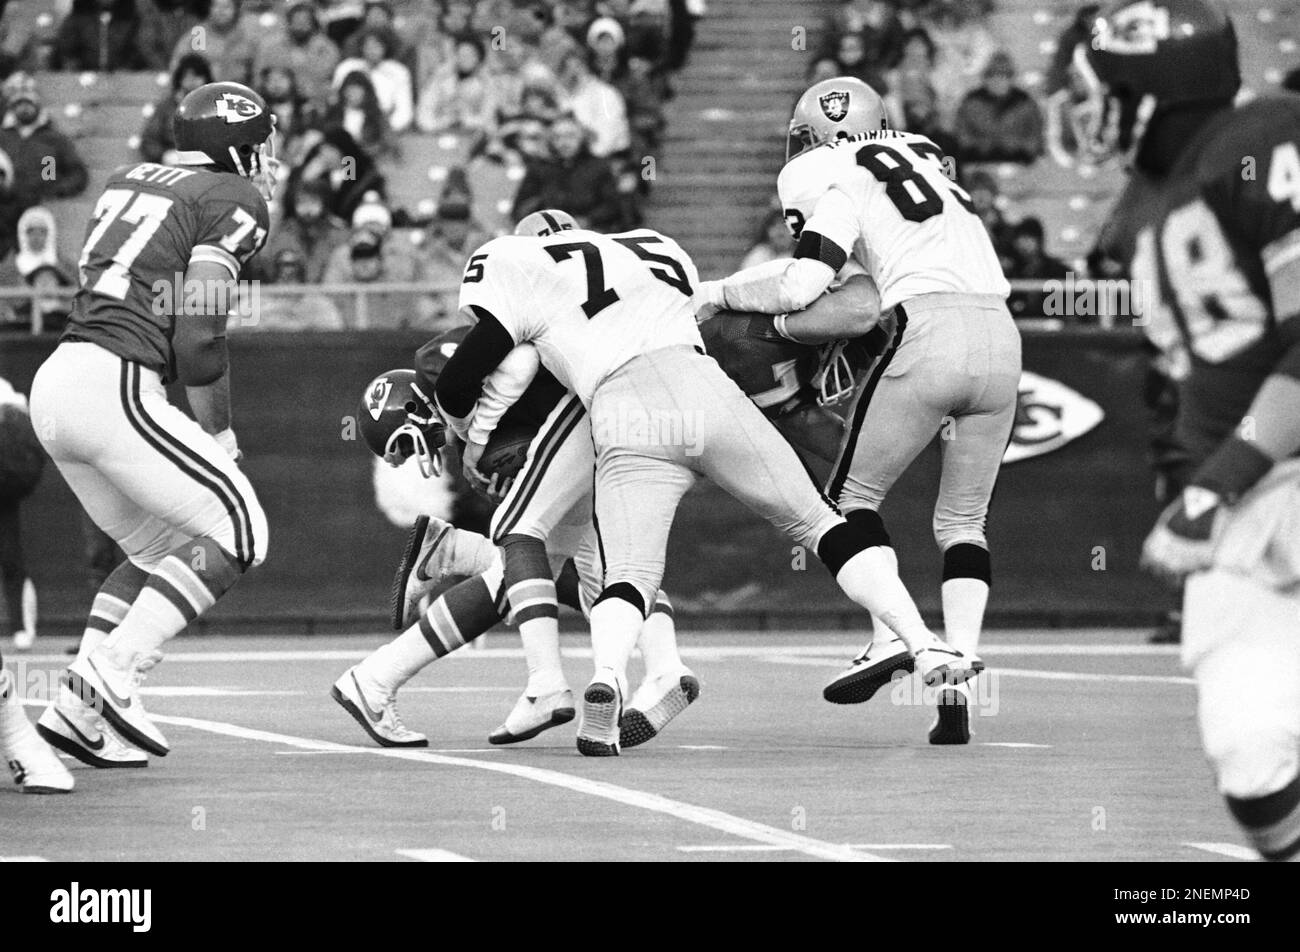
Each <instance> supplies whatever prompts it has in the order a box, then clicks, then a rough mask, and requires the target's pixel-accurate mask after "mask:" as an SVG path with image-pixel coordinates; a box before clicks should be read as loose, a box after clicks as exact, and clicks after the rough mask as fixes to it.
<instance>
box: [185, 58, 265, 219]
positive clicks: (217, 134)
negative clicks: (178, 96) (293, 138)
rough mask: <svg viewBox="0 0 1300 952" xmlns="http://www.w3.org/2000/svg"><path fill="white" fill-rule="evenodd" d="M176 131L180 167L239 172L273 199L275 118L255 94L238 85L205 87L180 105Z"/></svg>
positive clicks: (226, 84)
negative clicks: (189, 166) (192, 166)
mask: <svg viewBox="0 0 1300 952" xmlns="http://www.w3.org/2000/svg"><path fill="white" fill-rule="evenodd" d="M172 129H173V132H174V133H175V136H176V151H177V160H176V161H177V164H179V165H211V166H214V167H215V168H217V169H219V170H220V171H222V172H234V173H235V174H236V175H241V176H243V177H244V178H246V179H249V180H251V181H252V182H253V183H254V184H255V185H257V186H258V188H259V189H260V190H261V192H262V194H263V196H266V197H269V196H270V192H271V189H272V188H273V187H274V185H275V174H276V171H277V169H278V168H279V162H278V161H277V160H276V158H275V145H274V139H273V133H274V132H275V116H274V114H272V112H271V110H270V109H269V108H268V107H267V105H266V100H264V99H263V98H262V97H261V96H260V95H258V94H257V93H255V92H254V91H253V90H251V89H249V88H248V87H247V86H243V85H241V84H239V83H206V84H205V85H203V86H200V87H199V88H198V89H196V90H194V91H193V92H192V93H190V94H189V95H188V96H186V97H185V98H184V99H182V100H181V104H180V105H179V106H177V107H176V115H175V117H174V118H173V119H172Z"/></svg>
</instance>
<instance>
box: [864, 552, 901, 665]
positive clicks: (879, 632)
mask: <svg viewBox="0 0 1300 952" xmlns="http://www.w3.org/2000/svg"><path fill="white" fill-rule="evenodd" d="M880 553H881V555H883V556H884V558H885V561H886V562H887V563H888V565H889V568H890V570H891V571H892V572H893V573H894V574H895V575H897V574H898V553H897V552H895V551H894V547H893V546H892V545H883V546H880ZM897 637H898V635H896V634H894V632H893V629H891V628H890V627H889V626H888V625H886V624H885V623H884V621H882V620H881V619H880V617H879V616H878V615H876V614H875V613H874V612H873V613H872V615H871V643H872V644H877V645H884V644H889V643H890V642H891V641H893V640H894V639H895V638H897Z"/></svg>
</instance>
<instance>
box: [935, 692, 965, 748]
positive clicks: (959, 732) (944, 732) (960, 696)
mask: <svg viewBox="0 0 1300 952" xmlns="http://www.w3.org/2000/svg"><path fill="white" fill-rule="evenodd" d="M937 710H938V715H939V719H938V720H937V721H935V722H934V726H933V727H931V728H930V743H932V744H969V743H970V700H969V698H967V697H966V693H965V692H964V691H955V690H953V689H952V688H945V689H944V690H942V691H940V692H939V706H938V709H937Z"/></svg>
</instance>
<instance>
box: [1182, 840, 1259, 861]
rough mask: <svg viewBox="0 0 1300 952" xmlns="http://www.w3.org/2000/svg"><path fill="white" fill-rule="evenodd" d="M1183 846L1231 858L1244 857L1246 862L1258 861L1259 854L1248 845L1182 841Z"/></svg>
mask: <svg viewBox="0 0 1300 952" xmlns="http://www.w3.org/2000/svg"><path fill="white" fill-rule="evenodd" d="M1183 845H1184V846H1190V847H1191V848H1192V849H1194V850H1204V851H1205V852H1207V853H1216V854H1218V855H1219V856H1228V857H1231V858H1232V859H1244V860H1246V861H1247V862H1251V863H1257V862H1259V854H1258V853H1256V852H1255V851H1254V850H1253V849H1251V848H1250V847H1248V846H1241V845H1239V844H1237V843H1184V844H1183Z"/></svg>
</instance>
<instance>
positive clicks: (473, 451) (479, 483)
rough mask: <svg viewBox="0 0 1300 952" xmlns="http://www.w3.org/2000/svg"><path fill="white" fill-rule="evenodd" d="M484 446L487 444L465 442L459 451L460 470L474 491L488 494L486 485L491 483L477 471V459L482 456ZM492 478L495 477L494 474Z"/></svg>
mask: <svg viewBox="0 0 1300 952" xmlns="http://www.w3.org/2000/svg"><path fill="white" fill-rule="evenodd" d="M486 448H487V446H486V444H484V443H466V444H465V446H464V448H463V449H462V450H461V451H460V465H461V472H462V473H464V475H465V481H466V482H467V483H469V484H470V486H472V487H473V488H474V490H475V491H476V492H480V493H482V494H483V495H485V496H486V495H487V494H488V486H489V485H490V484H491V483H490V481H489V480H488V478H487V477H486V476H484V475H483V474H482V473H481V472H479V468H478V461H479V460H480V459H482V458H483V450H484V449H486ZM493 479H495V476H494V477H493ZM489 498H490V497H489Z"/></svg>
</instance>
